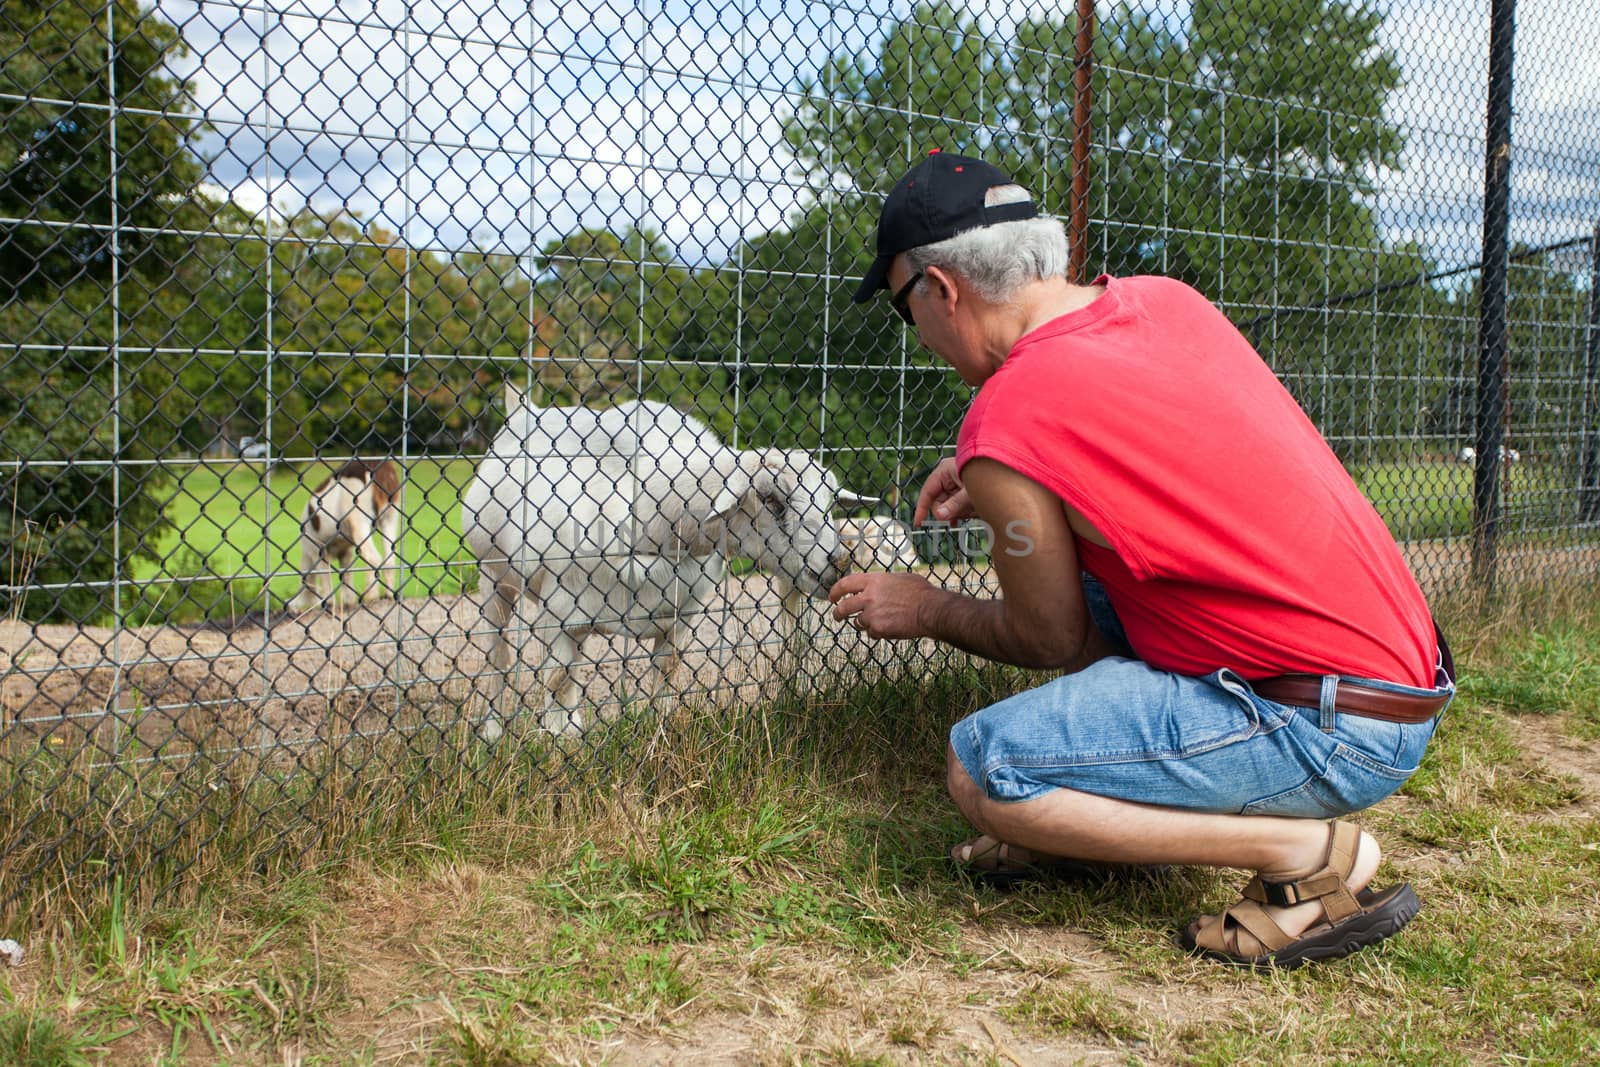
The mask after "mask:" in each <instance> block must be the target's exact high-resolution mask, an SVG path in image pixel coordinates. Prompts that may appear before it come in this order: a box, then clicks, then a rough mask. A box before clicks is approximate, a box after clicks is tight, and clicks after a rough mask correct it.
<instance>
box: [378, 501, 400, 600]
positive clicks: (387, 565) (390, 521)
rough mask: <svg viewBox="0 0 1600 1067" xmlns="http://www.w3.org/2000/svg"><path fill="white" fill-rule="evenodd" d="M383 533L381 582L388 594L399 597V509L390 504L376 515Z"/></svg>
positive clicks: (395, 597)
mask: <svg viewBox="0 0 1600 1067" xmlns="http://www.w3.org/2000/svg"><path fill="white" fill-rule="evenodd" d="M378 530H379V531H380V532H381V533H382V534H383V564H382V567H381V571H382V575H383V577H382V582H383V587H384V589H386V590H387V591H388V595H389V596H391V597H394V599H396V600H399V599H400V509H399V508H398V507H395V506H394V505H393V504H391V505H390V506H389V507H387V508H384V509H383V513H382V514H381V515H379V516H378Z"/></svg>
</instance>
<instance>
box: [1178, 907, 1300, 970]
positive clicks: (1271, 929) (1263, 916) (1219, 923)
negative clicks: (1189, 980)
mask: <svg viewBox="0 0 1600 1067" xmlns="http://www.w3.org/2000/svg"><path fill="white" fill-rule="evenodd" d="M1236 928H1242V929H1243V930H1244V931H1245V932H1247V933H1248V934H1250V936H1252V937H1254V938H1255V939H1256V940H1257V941H1259V942H1260V943H1261V947H1262V948H1263V949H1264V950H1265V951H1264V952H1263V953H1261V954H1259V955H1257V954H1254V953H1252V954H1251V956H1252V957H1253V958H1265V957H1266V956H1270V955H1271V954H1272V953H1274V952H1277V951H1278V950H1279V949H1282V948H1284V947H1286V946H1288V945H1291V944H1293V943H1294V938H1292V937H1290V936H1289V935H1288V934H1286V933H1284V932H1283V927H1281V926H1279V925H1278V924H1277V923H1275V922H1273V921H1272V916H1270V915H1268V914H1267V913H1266V911H1264V910H1263V909H1262V907H1261V905H1260V904H1257V903H1256V902H1255V901H1253V900H1241V901H1239V902H1238V903H1237V904H1235V905H1233V907H1231V908H1229V909H1228V910H1227V911H1225V912H1223V913H1222V915H1221V916H1219V917H1218V918H1217V920H1216V921H1215V922H1213V923H1210V924H1209V925H1207V926H1204V927H1202V928H1201V929H1200V930H1198V931H1197V932H1196V933H1195V938H1194V942H1195V944H1196V945H1198V946H1199V947H1201V948H1205V949H1210V950H1212V951H1213V952H1222V953H1226V954H1228V955H1240V952H1239V938H1238V934H1237V933H1236ZM1230 934H1232V935H1233V944H1231V945H1230V944H1229V943H1228V940H1229V935H1230Z"/></svg>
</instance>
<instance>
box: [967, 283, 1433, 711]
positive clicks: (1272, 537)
mask: <svg viewBox="0 0 1600 1067" xmlns="http://www.w3.org/2000/svg"><path fill="white" fill-rule="evenodd" d="M1101 283H1103V284H1105V286H1106V289H1105V292H1104V293H1103V294H1102V295H1101V296H1100V297H1098V298H1097V299H1096V300H1095V301H1094V302H1093V303H1091V304H1089V305H1088V306H1087V307H1084V308H1080V309H1079V310H1077V311H1074V312H1071V313H1070V314H1067V315H1063V316H1061V317H1060V318H1058V319H1054V320H1052V321H1051V322H1048V323H1046V324H1045V325H1043V326H1041V327H1039V328H1038V329H1036V330H1034V331H1032V332H1031V333H1029V334H1027V335H1026V336H1025V337H1023V338H1022V339H1021V340H1019V341H1018V342H1017V343H1016V345H1015V347H1013V348H1012V350H1011V352H1010V354H1009V355H1008V356H1007V358H1006V361H1005V363H1003V364H1002V365H1001V367H1000V369H999V370H998V371H996V372H995V374H994V375H993V376H992V377H991V378H990V379H989V380H988V381H987V382H985V383H984V385H983V388H982V389H980V390H979V392H978V395H977V397H976V398H975V399H974V400H973V403H972V407H971V409H970V410H969V411H968V412H967V417H966V421H965V422H964V423H963V424H962V427H961V435H960V438H959V440H958V443H957V448H956V460H957V462H958V463H959V464H961V465H963V466H964V465H965V464H966V463H967V462H968V461H969V460H971V459H972V458H973V457H974V456H984V457H987V458H990V459H993V460H995V461H997V462H999V463H1002V464H1004V465H1005V466H1007V467H1010V468H1011V469H1013V470H1015V471H1017V472H1019V473H1021V474H1024V475H1026V476H1028V477H1029V478H1031V479H1033V480H1034V481H1036V482H1038V483H1039V484H1041V485H1043V486H1045V487H1046V488H1048V489H1050V490H1051V491H1052V492H1054V493H1055V494H1056V495H1057V496H1059V497H1060V498H1061V499H1062V500H1064V501H1066V502H1067V503H1068V504H1069V505H1071V506H1072V507H1074V508H1076V509H1077V510H1078V511H1079V512H1081V513H1082V514H1083V516H1084V517H1085V518H1087V519H1088V520H1089V522H1091V523H1092V524H1093V525H1094V527H1095V528H1096V529H1097V530H1099V531H1100V533H1101V534H1102V535H1104V537H1105V538H1106V540H1107V541H1109V542H1110V543H1111V546H1112V548H1113V549H1114V551H1108V550H1106V549H1104V548H1101V547H1100V546H1098V545H1095V544H1093V543H1091V542H1088V541H1085V540H1084V539H1082V538H1077V539H1076V542H1077V549H1078V554H1079V557H1080V559H1081V561H1082V563H1083V568H1084V569H1085V570H1086V571H1088V572H1089V573H1090V574H1092V575H1094V576H1095V577H1096V578H1098V579H1100V581H1101V582H1102V583H1103V584H1104V585H1105V587H1106V591H1107V593H1108V594H1109V595H1110V597H1111V602H1112V605H1113V606H1114V607H1115V608H1116V610H1117V615H1118V617H1119V618H1120V619H1121V620H1122V623H1123V626H1124V627H1125V629H1126V630H1127V634H1128V640H1129V643H1130V644H1132V646H1133V649H1134V651H1135V652H1136V653H1138V655H1139V657H1140V658H1141V659H1143V660H1144V661H1145V662H1147V663H1149V664H1150V665H1151V666H1153V667H1157V668H1159V669H1162V670H1168V671H1173V672H1176V673H1179V674H1187V675H1201V674H1209V673H1211V672H1212V671H1215V670H1218V669H1220V668H1223V667H1228V668H1231V669H1233V670H1234V671H1237V672H1238V673H1239V674H1240V675H1242V676H1243V677H1245V678H1247V679H1250V678H1264V677H1268V676H1271V675H1275V674H1286V673H1295V672H1310V673H1314V674H1345V675H1354V676H1359V677H1364V678H1378V679H1383V680H1385V681H1390V682H1398V683H1401V684H1404V685H1414V686H1421V687H1426V688H1432V686H1433V683H1434V660H1435V656H1436V654H1437V649H1436V645H1435V641H1434V631H1433V622H1432V617H1431V616H1430V614H1429V611H1428V605H1427V603H1426V601H1425V600H1424V599H1423V596H1422V591H1421V590H1420V589H1419V588H1418V587H1417V583H1416V579H1414V578H1413V577H1412V575H1411V572H1410V569H1409V568H1408V567H1407V566H1406V562H1405V558H1404V557H1403V556H1402V555H1401V553H1400V549H1399V547H1398V546H1397V545H1396V544H1395V542H1394V538H1393V537H1392V536H1390V534H1389V531H1388V529H1387V528H1386V527H1385V526H1384V524H1383V520H1382V519H1381V518H1380V517H1379V516H1378V513H1377V511H1376V510H1375V509H1374V508H1373V507H1372V504H1371V503H1370V502H1368V500H1367V499H1366V497H1364V496H1363V495H1362V494H1361V491H1360V490H1359V489H1358V488H1356V485H1355V482H1354V481H1352V480H1351V478H1350V475H1349V474H1348V473H1347V472H1346V471H1345V469H1344V467H1343V465H1342V464H1340V462H1339V460H1338V457H1336V456H1335V455H1334V454H1333V450H1332V449H1330V448H1329V447H1328V445H1327V443H1326V442H1325V441H1323V439H1322V436H1321V434H1319V433H1318V432H1317V428H1316V427H1315V426H1313V425H1312V424H1311V420H1310V419H1308V418H1306V416H1305V414H1304V412H1302V411H1301V410H1300V407H1299V405H1298V404H1296V403H1295V400H1294V398H1293V397H1292V396H1290V395H1289V392H1288V390H1286V389H1285V388H1284V387H1283V385H1282V384H1281V383H1280V382H1279V381H1278V379H1277V378H1276V377H1275V376H1274V375H1273V373H1272V371H1271V369H1270V368H1269V367H1268V366H1267V365H1266V364H1265V363H1264V362H1263V361H1262V360H1261V357H1260V356H1258V355H1256V353H1255V350H1254V349H1253V348H1251V347H1250V344H1249V342H1248V341H1246V340H1245V339H1244V337H1243V335H1241V334H1240V333H1239V331H1238V330H1236V329H1235V328H1234V327H1233V325H1232V323H1230V322H1229V321H1228V320H1227V318H1226V317H1225V316H1224V315H1223V314H1222V313H1221V312H1220V311H1218V310H1217V309H1216V308H1214V307H1213V306H1212V305H1211V303H1210V302H1209V301H1207V300H1206V299H1205V297H1203V296H1201V295H1200V294H1199V293H1197V292H1196V291H1195V290H1193V289H1191V288H1190V287H1189V286H1187V285H1184V284H1183V283H1181V282H1177V281H1173V280H1171V279H1168V278H1154V277H1135V278H1107V277H1102V278H1100V279H1098V280H1097V282H1096V284H1101Z"/></svg>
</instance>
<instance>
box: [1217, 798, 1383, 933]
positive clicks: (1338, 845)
mask: <svg viewBox="0 0 1600 1067" xmlns="http://www.w3.org/2000/svg"><path fill="white" fill-rule="evenodd" d="M1360 847H1361V830H1360V828H1359V827H1357V826H1356V825H1355V824H1354V823H1348V822H1338V821H1335V822H1333V823H1330V824H1329V825H1328V853H1327V855H1326V856H1325V857H1324V858H1323V861H1322V868H1321V869H1320V870H1317V871H1314V872H1313V873H1311V874H1308V875H1306V876H1305V877H1304V878H1295V879H1292V880H1290V881H1287V882H1270V881H1267V880H1266V879H1264V878H1262V877H1261V876H1260V875H1257V876H1256V877H1254V878H1252V879H1250V881H1249V883H1248V884H1247V885H1246V886H1245V887H1244V894H1243V895H1244V898H1245V899H1246V900H1251V901H1255V902H1257V903H1259V904H1273V905H1276V906H1278V907H1288V906H1290V905H1294V904H1301V903H1304V902H1305V901H1308V900H1317V901H1321V903H1322V911H1323V914H1325V915H1326V916H1327V918H1328V921H1329V922H1331V923H1336V922H1338V921H1339V920H1341V919H1347V918H1349V917H1350V916H1352V915H1355V914H1356V913H1357V912H1359V911H1361V904H1360V902H1359V901H1357V900H1356V898H1355V894H1353V893H1351V892H1350V887H1349V886H1347V885H1346V884H1345V879H1346V878H1348V877H1350V872H1351V871H1352V870H1354V869H1355V864H1356V852H1357V850H1359V849H1360ZM1251 932H1252V933H1254V931H1251Z"/></svg>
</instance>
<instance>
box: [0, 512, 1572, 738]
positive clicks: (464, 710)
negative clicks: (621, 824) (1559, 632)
mask: <svg viewBox="0 0 1600 1067" xmlns="http://www.w3.org/2000/svg"><path fill="white" fill-rule="evenodd" d="M1405 550H1406V553H1407V555H1408V558H1409V560H1410V563H1411V565H1412V568H1413V571H1414V572H1415V573H1416V574H1417V575H1418V576H1419V579H1420V580H1421V581H1422V583H1423V585H1424V587H1425V588H1427V589H1428V590H1429V591H1430V592H1433V591H1437V590H1440V589H1445V588H1451V587H1455V586H1459V585H1461V584H1462V583H1463V582H1464V581H1465V580H1466V579H1467V578H1468V576H1469V572H1470V566H1471V545H1470V543H1469V542H1468V541H1467V540H1466V539H1455V540H1450V541H1429V542H1417V543H1412V544H1409V545H1407V546H1406V549H1405ZM1499 564H1500V571H1501V573H1502V574H1503V575H1505V576H1506V577H1507V580H1511V579H1512V578H1514V577H1517V576H1535V575H1537V576H1540V577H1545V578H1554V577H1560V576H1563V575H1569V574H1582V573H1591V572H1593V571H1594V570H1595V569H1596V566H1597V562H1596V551H1595V549H1594V548H1593V547H1592V546H1575V547H1570V548H1560V547H1557V548H1551V547H1541V548H1530V547H1526V546H1514V545H1507V546H1505V547H1503V548H1502V550H1501V552H1500V554H1499ZM928 573H929V577H930V578H932V579H933V580H934V581H935V582H937V583H939V584H942V585H943V586H945V587H946V588H950V589H961V590H966V591H969V592H976V591H978V590H980V589H984V588H988V589H991V590H992V589H993V588H994V587H995V585H994V578H993V574H992V571H990V570H989V569H988V568H981V569H980V568H978V567H973V566H957V567H951V566H941V567H936V568H933V569H932V570H930V571H929V572H928ZM813 606H814V607H815V609H816V610H815V611H813V612H812V613H811V620H812V621H811V624H810V627H811V633H810V635H809V637H808V639H806V640H803V641H802V642H801V643H800V644H801V646H802V647H805V648H806V649H807V650H808V651H807V653H806V656H807V659H806V662H805V663H804V664H801V665H800V668H801V669H802V670H803V671H804V676H809V677H826V676H829V675H831V674H836V673H837V672H838V670H840V669H841V668H847V667H848V666H849V665H852V664H854V665H860V666H862V667H864V668H868V669H870V668H871V667H872V666H873V665H885V664H887V663H888V662H889V661H890V660H891V659H893V658H898V657H901V656H904V655H905V654H906V649H905V648H904V647H903V646H899V645H877V644H875V643H873V642H871V641H869V640H866V639H864V638H862V637H861V636H860V635H859V634H857V633H856V632H855V631H854V630H853V629H851V628H849V627H847V626H841V625H839V624H837V623H834V622H833V621H832V620H831V619H830V618H828V617H827V613H826V610H825V608H826V606H825V605H824V604H822V603H821V602H820V601H819V602H816V603H815V604H814V605H813ZM781 616H782V609H781V606H780V597H779V596H778V594H777V592H776V590H775V589H774V587H773V584H772V581H771V579H770V578H768V577H767V576H766V575H761V574H753V575H747V576H744V577H738V578H735V577H730V578H729V579H727V582H726V596H725V597H724V598H722V599H721V600H719V601H717V602H715V603H714V604H713V605H712V608H711V610H709V611H708V612H706V613H705V614H704V615H702V616H701V617H700V618H699V619H698V620H697V621H696V624H695V626H694V632H693V639H692V640H691V642H690V643H689V645H688V647H687V648H686V650H685V652H686V654H685V656H684V662H683V665H682V668H681V670H680V673H679V675H678V679H677V684H676V691H677V692H679V693H680V694H682V695H684V696H695V697H697V698H702V699H703V698H710V699H712V700H714V701H716V702H753V701H756V700H758V699H760V697H761V695H762V692H763V687H765V686H769V685H770V684H771V683H772V682H773V680H774V679H773V672H774V666H775V665H776V664H778V663H779V662H780V661H781V660H782V659H783V655H784V652H785V643H786V636H785V634H786V630H787V627H786V624H784V623H783V622H781V621H780V620H781ZM528 622H529V613H528V612H527V611H524V612H523V613H522V615H521V616H520V618H519V620H518V622H517V623H516V624H514V625H515V626H516V629H517V639H518V641H519V643H520V647H521V650H522V660H521V663H522V667H523V668H524V669H522V670H520V671H519V672H518V674H517V675H516V676H515V678H514V679H513V682H512V684H513V685H514V686H516V687H517V688H518V689H519V690H520V691H522V692H523V693H525V694H527V700H525V701H524V702H523V704H524V706H531V707H539V706H541V705H542V704H543V695H542V694H535V693H533V692H532V690H533V689H534V688H535V687H536V685H537V682H536V680H535V678H534V676H533V671H532V670H531V668H532V667H533V666H534V665H535V664H537V662H538V661H539V658H540V656H541V655H542V651H543V650H542V645H541V643H540V641H539V639H538V638H537V637H536V636H534V635H533V634H532V633H531V632H530V631H529V628H528ZM245 623H246V624H245V625H241V626H238V627H237V628H231V629H230V628H228V627H227V626H219V625H217V624H205V625H200V626H149V627H136V628H127V629H121V630H117V629H112V628H107V627H90V626H70V625H57V624H42V625H36V624H31V623H24V622H17V621H4V622H0V740H5V739H13V738H17V737H24V738H26V739H27V741H28V743H32V742H34V741H35V740H37V743H40V744H49V745H51V746H53V747H54V749H55V751H56V754H57V755H64V754H70V753H72V752H75V751H77V750H79V749H80V748H83V747H86V746H88V747H92V748H93V749H95V750H97V751H99V752H101V753H104V754H105V755H106V756H111V755H112V754H126V753H127V752H128V751H130V748H134V749H137V750H138V752H139V753H140V754H142V755H152V754H153V755H157V756H160V757H184V756H188V755H190V754H192V753H194V752H197V751H201V750H204V751H206V752H212V753H231V752H241V751H254V752H257V753H267V754H274V753H277V754H282V755H292V754H294V753H297V752H301V751H304V750H305V749H306V748H308V747H314V746H315V745H316V744H317V743H318V742H319V741H326V740H328V739H330V738H332V737H335V736H347V735H349V734H351V733H359V734H381V733H385V732H391V731H396V730H406V729H412V728H416V727H418V726H420V725H423V724H426V725H427V726H429V727H430V728H440V727H447V726H449V725H453V724H454V722H456V721H458V720H459V719H461V718H462V717H466V718H468V719H477V718H480V717H481V716H482V715H483V714H484V707H485V704H484V701H483V699H482V694H483V692H484V689H485V687H486V685H487V679H486V670H485V668H486V663H485V649H486V647H487V641H486V629H485V627H484V625H483V624H482V621H481V618H480V615H479V610H478V597H477V596H476V595H464V596H458V597H430V598H414V599H410V600H405V601H401V602H398V603H396V602H393V601H375V602H371V603H368V604H365V605H362V606H359V607H355V608H352V609H349V610H345V611H337V612H326V611H314V612H309V613H306V614H304V615H299V616H292V615H287V614H285V615H282V616H279V617H277V618H275V619H274V620H273V621H272V624H271V626H270V627H269V628H263V627H261V626H260V625H254V624H250V623H249V620H245ZM583 651H584V655H585V657H586V658H587V660H588V662H589V666H587V667H586V668H584V669H582V670H581V671H580V672H579V675H578V680H579V682H580V684H581V685H582V686H583V687H584V699H585V700H586V701H587V702H590V703H593V704H594V705H596V706H597V707H600V708H601V709H602V711H603V709H604V708H605V707H606V706H607V705H608V704H610V705H615V703H616V701H617V700H618V698H619V694H624V693H637V692H639V691H640V689H641V686H642V685H648V684H650V682H651V680H652V678H653V675H651V674H650V673H649V672H648V657H647V649H646V648H645V647H644V646H642V645H640V644H638V643H636V642H631V641H626V640H623V639H620V638H617V639H608V638H604V637H590V638H588V639H587V640H586V641H585V643H584V649H583ZM917 651H918V654H920V655H925V656H932V655H933V654H934V646H933V645H932V643H930V642H924V643H923V647H922V648H919V649H918V650H917ZM791 669H794V668H793V666H792V665H791V666H790V667H786V668H785V670H786V671H787V670H791Z"/></svg>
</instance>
